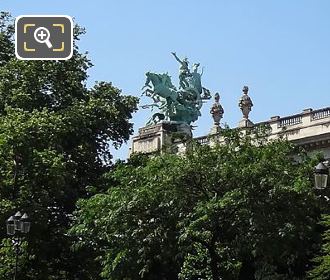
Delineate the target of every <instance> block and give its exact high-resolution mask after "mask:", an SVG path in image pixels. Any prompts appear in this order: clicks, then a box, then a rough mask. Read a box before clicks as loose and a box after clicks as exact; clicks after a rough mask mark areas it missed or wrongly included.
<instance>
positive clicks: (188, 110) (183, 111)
mask: <svg viewBox="0 0 330 280" xmlns="http://www.w3.org/2000/svg"><path fill="white" fill-rule="evenodd" d="M172 55H173V56H174V57H175V59H176V60H177V61H178V62H179V63H180V69H179V80H180V83H179V87H178V88H176V87H175V86H174V85H173V83H172V81H171V77H170V76H169V75H168V74H167V73H164V74H156V73H152V72H147V73H146V77H147V79H146V82H145V85H144V87H143V88H142V90H143V94H144V95H146V96H149V97H150V98H152V100H153V103H152V104H148V105H144V106H142V108H151V109H154V108H157V109H158V111H157V112H156V113H154V114H153V115H152V117H151V119H150V120H149V121H148V122H147V125H152V124H157V123H159V122H166V121H167V122H170V123H172V124H178V125H180V124H183V125H188V126H190V125H191V123H192V122H195V121H196V120H197V119H198V117H199V116H200V115H201V112H200V110H201V108H202V105H203V100H205V99H210V98H211V93H210V91H209V90H208V89H206V88H205V87H203V86H202V82H201V78H202V75H203V71H202V72H201V73H200V72H199V71H198V68H199V66H200V64H199V63H195V64H193V66H192V68H191V69H189V62H188V59H187V58H184V59H182V60H181V59H180V58H178V57H177V55H176V53H174V52H173V53H172Z"/></svg>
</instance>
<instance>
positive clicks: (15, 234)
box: [6, 211, 31, 280]
mask: <svg viewBox="0 0 330 280" xmlns="http://www.w3.org/2000/svg"><path fill="white" fill-rule="evenodd" d="M6 224H7V234H8V235H9V236H11V240H12V243H13V246H14V249H15V253H16V258H15V270H14V278H13V279H14V280H16V279H17V270H18V269H17V268H18V267H17V264H18V255H19V253H20V247H21V244H22V240H23V235H24V234H27V233H29V231H30V227H31V222H30V221H29V217H28V215H27V214H26V213H24V214H23V216H22V214H21V212H19V211H18V212H17V213H16V214H15V215H14V216H10V217H9V219H8V220H7V222H6Z"/></svg>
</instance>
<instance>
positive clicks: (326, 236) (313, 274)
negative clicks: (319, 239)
mask: <svg viewBox="0 0 330 280" xmlns="http://www.w3.org/2000/svg"><path fill="white" fill-rule="evenodd" d="M321 224H322V225H323V226H324V227H325V228H326V231H325V232H324V233H323V244H322V255H320V256H318V257H316V258H315V259H314V261H315V263H316V264H317V265H316V266H315V267H314V268H313V270H311V271H310V273H309V275H308V276H309V279H313V280H327V279H330V215H324V216H323V220H322V223H321Z"/></svg>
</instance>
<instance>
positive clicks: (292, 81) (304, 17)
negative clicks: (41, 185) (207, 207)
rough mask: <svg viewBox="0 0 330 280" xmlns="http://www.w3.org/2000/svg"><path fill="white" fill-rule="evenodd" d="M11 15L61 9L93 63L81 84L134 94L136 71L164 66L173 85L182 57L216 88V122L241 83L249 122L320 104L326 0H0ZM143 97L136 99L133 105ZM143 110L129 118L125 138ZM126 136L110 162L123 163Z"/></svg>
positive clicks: (329, 34) (232, 122) (329, 48)
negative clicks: (101, 84) (100, 83)
mask: <svg viewBox="0 0 330 280" xmlns="http://www.w3.org/2000/svg"><path fill="white" fill-rule="evenodd" d="M0 9H1V10H3V11H8V12H10V13H11V14H12V15H13V16H14V17H16V16H19V15H42V14H46V15H47V14H52V15H69V16H72V17H73V18H74V19H75V22H76V23H78V24H79V25H80V26H82V27H84V28H85V29H86V34H85V35H83V36H82V38H81V40H80V42H79V47H80V49H81V51H83V52H86V51H88V53H89V58H90V59H91V61H92V63H93V64H94V66H93V68H92V69H90V70H89V80H88V86H93V85H94V83H95V81H109V82H112V83H113V84H114V85H115V86H116V87H118V88H120V89H122V91H123V93H124V94H131V95H135V96H138V97H140V96H141V87H142V86H143V85H144V82H145V73H146V72H147V71H153V72H157V73H164V72H168V73H169V75H171V76H172V80H173V82H174V84H175V85H177V86H178V68H179V65H178V63H177V62H176V61H175V59H174V58H173V57H172V55H171V52H172V51H175V52H176V53H177V55H178V56H179V57H181V58H182V57H185V56H187V57H188V59H189V61H190V63H191V64H192V63H196V62H199V63H200V64H201V66H202V67H204V74H203V77H202V84H203V86H204V87H206V88H208V89H210V90H211V92H212V93H213V94H214V93H215V92H219V93H220V98H221V99H220V102H221V104H222V106H223V107H224V110H225V114H224V117H223V119H222V122H223V123H227V124H228V125H229V126H230V127H236V126H237V124H238V122H239V120H240V119H241V117H242V113H241V112H240V110H239V108H238V100H239V98H240V96H241V95H242V88H243V86H244V85H247V86H249V89H250V91H249V95H250V97H251V99H252V101H253V103H254V107H253V108H252V112H251V114H250V119H251V120H252V121H253V122H261V121H266V120H269V119H270V117H272V116H277V115H279V116H288V115H292V114H296V113H300V112H302V110H303V109H306V108H313V109H318V108H323V107H329V106H330V98H329V96H330V17H329V12H330V1H328V0H323V1H322V0H290V1H287V0H273V1H265V0H203V1H200V0H189V1H188V0H180V1H178V0H162V1H158V0H130V1H129V0H120V1H119V0H116V1H114V0H93V1H90V0H57V1H45V0H25V1H22V0H0ZM149 102H150V100H148V99H147V98H146V97H143V98H141V101H140V105H144V104H148V103H149ZM212 102H213V100H210V101H208V102H207V103H205V104H204V106H203V108H202V116H201V117H200V118H199V119H198V121H197V122H195V123H194V125H196V128H195V130H194V131H193V133H194V136H202V135H206V134H207V133H209V132H210V129H211V127H212V124H213V121H212V117H211V115H210V113H209V111H210V106H211V105H212ZM150 116H151V112H150V111H148V110H143V109H139V111H138V112H137V113H136V114H134V116H133V119H132V122H133V123H134V130H135V132H134V134H137V130H138V128H139V127H142V126H144V124H145V123H146V122H147V120H148V119H149V117H150ZM129 146H130V142H128V143H127V144H125V145H123V146H122V147H121V148H120V149H119V150H117V151H116V150H115V149H114V148H112V153H113V154H114V156H115V158H122V159H125V158H126V157H127V155H128V147H129Z"/></svg>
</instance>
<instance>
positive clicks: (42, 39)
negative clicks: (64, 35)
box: [34, 27, 53, 49]
mask: <svg viewBox="0 0 330 280" xmlns="http://www.w3.org/2000/svg"><path fill="white" fill-rule="evenodd" d="M49 38H50V32H49V30H48V29H47V28H46V27H38V28H37V29H36V30H35V31H34V39H35V40H36V41H37V42H38V43H41V44H46V45H47V47H48V48H49V49H51V48H52V47H53V45H52V43H51V42H50V41H49Z"/></svg>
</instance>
